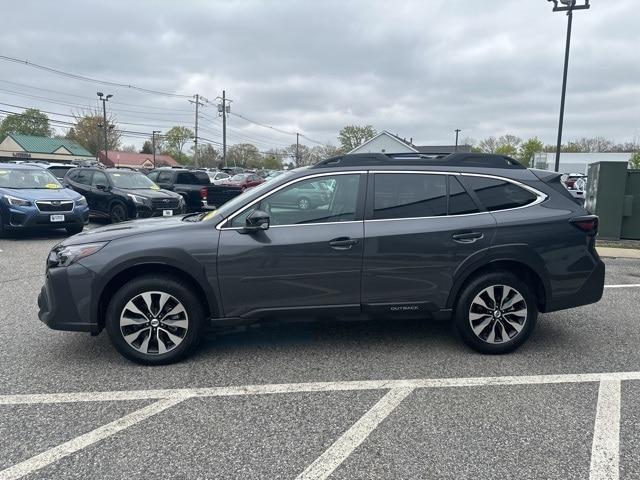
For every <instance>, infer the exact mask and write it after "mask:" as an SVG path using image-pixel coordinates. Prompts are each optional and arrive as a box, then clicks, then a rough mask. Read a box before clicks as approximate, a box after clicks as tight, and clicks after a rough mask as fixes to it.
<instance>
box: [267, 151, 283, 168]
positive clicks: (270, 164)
mask: <svg viewBox="0 0 640 480" xmlns="http://www.w3.org/2000/svg"><path fill="white" fill-rule="evenodd" d="M262 167H263V168H266V169H268V170H282V159H281V155H279V154H278V152H267V153H266V154H265V156H264V158H263V159H262Z"/></svg>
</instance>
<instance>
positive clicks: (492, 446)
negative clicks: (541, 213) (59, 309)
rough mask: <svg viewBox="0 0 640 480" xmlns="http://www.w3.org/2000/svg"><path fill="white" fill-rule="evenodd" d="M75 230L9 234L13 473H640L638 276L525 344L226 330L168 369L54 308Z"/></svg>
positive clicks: (638, 271) (2, 258)
mask: <svg viewBox="0 0 640 480" xmlns="http://www.w3.org/2000/svg"><path fill="white" fill-rule="evenodd" d="M92 227H93V226H91V227H90V228H92ZM63 238H64V234H63V233H60V235H59V236H56V235H55V234H51V233H49V234H33V235H30V236H28V237H27V238H22V239H18V238H9V239H2V240H0V306H1V308H0V338H1V339H2V348H1V349H0V438H2V440H1V441H0V479H2V480H4V479H8V478H19V477H20V476H21V475H24V478H81V477H85V478H155V477H160V476H162V477H163V478H295V477H296V476H298V475H300V474H302V473H303V472H304V473H305V475H306V477H303V478H325V477H326V476H327V475H329V474H332V476H331V478H429V477H432V478H457V479H459V478H563V479H564V478H589V476H591V478H616V477H615V476H614V477H612V476H611V474H612V473H615V472H616V471H617V469H615V459H616V457H617V458H618V462H619V472H620V478H638V477H640V441H639V440H638V436H637V434H636V432H637V431H638V428H640V400H638V399H639V398H640V396H639V395H638V394H639V393H640V374H638V373H633V372H640V349H639V348H638V345H640V325H639V323H640V322H639V316H638V305H639V302H638V297H639V295H640V288H638V287H624V288H607V289H606V290H605V294H604V298H603V299H602V301H601V302H600V303H598V304H596V305H592V306H587V307H583V308H579V309H574V310H569V311H565V312H558V313H552V314H545V315H542V316H541V317H540V320H539V324H538V328H537V331H536V332H535V333H534V334H533V336H532V337H531V339H530V341H529V342H528V343H526V344H525V345H524V346H523V347H522V348H521V349H519V350H518V351H516V352H515V353H513V354H510V355H507V356H499V357H490V356H482V355H479V354H476V353H473V352H472V351H470V350H468V349H466V348H465V347H464V346H463V345H462V344H461V342H459V341H458V340H457V339H456V338H454V337H453V335H452V333H451V331H450V329H449V328H448V326H447V324H444V323H436V322H419V321H403V322H396V323H393V322H389V321H387V322H367V323H364V322H363V323H331V324H300V325H293V326H291V325H287V326H273V325H272V326H265V327H262V328H252V329H250V330H248V331H244V332H237V333H230V334H225V335H222V336H214V335H210V336H209V337H208V339H207V341H205V342H203V345H202V348H200V350H199V352H198V353H197V354H196V355H194V356H193V357H191V358H189V359H188V360H187V361H184V362H182V363H179V364H176V365H170V366H166V367H156V368H150V367H143V366H139V365H135V364H132V363H129V362H127V361H126V360H124V359H123V358H122V357H120V356H119V355H118V354H117V353H116V352H115V350H114V349H113V348H112V347H111V345H110V344H109V342H108V339H107V337H106V335H105V334H104V333H103V334H101V335H100V336H99V337H95V338H92V337H90V336H89V335H87V334H79V333H78V334H76V333H65V332H54V331H51V330H49V329H47V328H46V327H45V326H44V325H43V324H41V323H40V322H39V321H38V319H37V304H36V297H37V294H38V292H39V290H40V287H41V285H42V282H43V272H44V260H45V258H46V254H47V252H48V250H49V249H50V248H51V247H52V246H53V245H54V244H55V243H56V242H58V241H60V240H62V239H63ZM606 263H607V280H606V283H607V285H611V286H613V285H637V284H640V261H638V260H625V259H610V260H607V262H606ZM621 372H631V373H626V374H623V373H621ZM438 379H449V380H446V381H441V380H438ZM95 392H103V393H97V394H96V393H95ZM61 393H69V395H64V396H60V395H53V394H61ZM618 416H619V420H618ZM105 426H106V427H105ZM618 429H619V435H618ZM594 439H595V440H594ZM616 439H619V442H618V441H616ZM612 467H613V468H612Z"/></svg>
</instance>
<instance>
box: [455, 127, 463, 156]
mask: <svg viewBox="0 0 640 480" xmlns="http://www.w3.org/2000/svg"><path fill="white" fill-rule="evenodd" d="M461 131H462V130H460V129H459V128H456V149H455V151H456V152H457V151H458V134H459V133H460V132H461Z"/></svg>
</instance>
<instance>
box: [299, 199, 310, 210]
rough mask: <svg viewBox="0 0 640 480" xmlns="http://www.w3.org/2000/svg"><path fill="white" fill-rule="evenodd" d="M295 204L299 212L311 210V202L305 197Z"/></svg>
mask: <svg viewBox="0 0 640 480" xmlns="http://www.w3.org/2000/svg"><path fill="white" fill-rule="evenodd" d="M296 204H297V205H298V208H299V209H300V210H309V209H310V208H311V200H309V199H308V198H307V197H300V198H299V199H298V201H297V202H296Z"/></svg>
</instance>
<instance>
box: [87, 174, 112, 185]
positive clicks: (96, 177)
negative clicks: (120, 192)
mask: <svg viewBox="0 0 640 480" xmlns="http://www.w3.org/2000/svg"><path fill="white" fill-rule="evenodd" d="M98 185H104V186H105V187H106V186H107V185H109V182H108V181H107V176H106V175H105V174H104V173H102V172H95V173H94V174H93V180H92V181H91V186H92V187H94V188H98Z"/></svg>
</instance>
